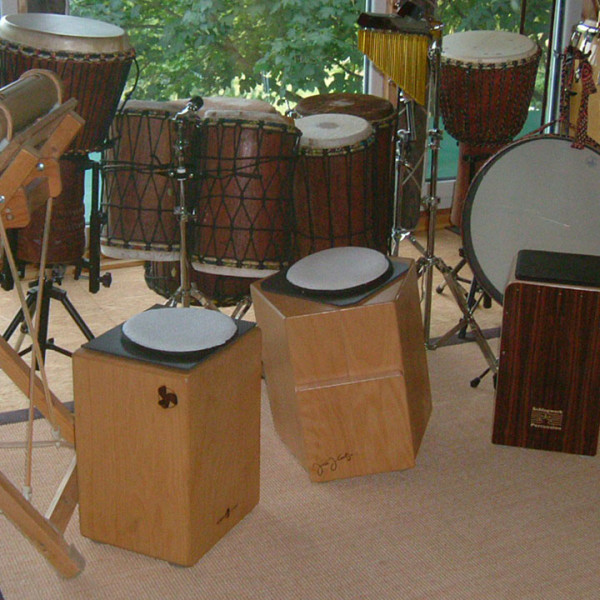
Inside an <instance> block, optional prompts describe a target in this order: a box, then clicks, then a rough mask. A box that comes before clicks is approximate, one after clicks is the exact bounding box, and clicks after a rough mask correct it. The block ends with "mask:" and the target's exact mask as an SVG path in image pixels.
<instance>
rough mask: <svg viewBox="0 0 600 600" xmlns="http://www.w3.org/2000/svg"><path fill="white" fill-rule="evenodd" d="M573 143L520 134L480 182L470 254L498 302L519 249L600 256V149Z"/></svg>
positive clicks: (466, 233) (472, 208) (468, 206)
mask: <svg viewBox="0 0 600 600" xmlns="http://www.w3.org/2000/svg"><path fill="white" fill-rule="evenodd" d="M572 142H573V140H571V139H570V138H563V137H559V136H552V135H544V136H537V137H533V138H529V139H526V140H520V141H518V142H515V143H513V144H511V145H509V146H507V147H506V148H504V149H503V150H502V151H501V152H499V153H498V154H496V155H495V156H494V157H493V158H492V159H491V160H490V161H489V162H488V163H487V164H486V165H485V166H484V167H483V168H482V170H481V171H479V173H478V174H477V176H476V177H475V179H474V180H473V183H472V185H471V188H470V190H469V195H468V197H467V200H466V202H465V210H464V213H463V246H464V250H465V256H466V258H467V260H468V262H469V264H470V266H471V268H472V269H473V272H474V274H475V277H476V279H477V281H478V282H479V283H480V284H481V286H482V287H483V288H484V290H485V291H486V292H488V293H489V294H490V296H491V297H492V298H494V299H495V300H496V301H498V302H499V303H502V302H503V298H504V288H505V286H506V283H507V281H508V277H509V274H510V270H511V266H512V263H513V261H514V260H515V258H516V256H517V253H518V252H519V250H523V249H528V250H548V251H555V252H567V253H573V254H592V255H598V254H600V243H599V242H598V231H600V211H599V210H598V207H599V206H600V188H599V187H598V181H600V152H598V151H596V150H594V149H592V148H591V147H585V148H583V149H581V150H578V149H575V148H573V147H572Z"/></svg>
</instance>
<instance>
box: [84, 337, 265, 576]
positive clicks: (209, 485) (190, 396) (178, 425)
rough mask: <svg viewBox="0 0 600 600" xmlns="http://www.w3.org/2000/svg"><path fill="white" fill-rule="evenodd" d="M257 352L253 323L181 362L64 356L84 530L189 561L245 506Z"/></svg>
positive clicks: (255, 439) (251, 476) (251, 493)
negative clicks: (68, 360)
mask: <svg viewBox="0 0 600 600" xmlns="http://www.w3.org/2000/svg"><path fill="white" fill-rule="evenodd" d="M111 331H114V330H111ZM109 333H110V332H107V334H105V335H108V334H109ZM101 337H102V336H101ZM98 339H100V338H96V340H98ZM90 344H92V342H90ZM90 344H87V346H89V345H90ZM260 353H261V344H260V332H259V330H258V328H256V327H253V328H252V329H250V330H248V331H247V332H246V333H244V334H243V335H240V336H239V337H238V338H237V339H234V340H233V341H230V342H228V343H226V344H225V345H224V346H222V347H221V348H219V349H215V351H214V352H212V353H211V354H210V355H209V356H208V357H207V358H205V359H203V360H201V361H200V362H198V363H197V364H196V365H194V366H192V367H190V368H175V367H172V366H161V365H160V364H156V363H152V362H144V361H142V360H134V359H130V358H124V357H122V356H117V355H111V354H109V353H105V352H100V351H96V350H91V349H89V348H82V349H80V350H78V351H77V352H76V353H75V354H74V355H73V373H74V393H75V404H76V420H75V422H76V431H77V440H76V449H77V457H78V478H79V501H80V515H81V533H82V534H83V535H85V536H87V537H89V538H92V539H94V540H97V541H99V542H105V543H108V544H112V545H114V546H119V547H121V548H125V549H128V550H133V551H135V552H139V553H142V554H146V555H149V556H154V557H157V558H161V559H164V560H168V561H170V562H173V563H176V564H180V565H184V566H190V565H193V564H194V563H196V562H197V561H198V559H199V558H200V557H201V556H202V555H203V554H204V553H206V552H207V551H208V550H209V549H210V548H211V547H212V546H213V545H214V544H215V543H216V542H217V541H218V540H219V539H220V538H222V537H223V536H224V535H225V534H226V533H227V532H228V531H229V530H230V529H231V528H232V527H234V526H235V525H236V524H237V523H238V522H239V521H241V520H242V518H243V517H244V516H246V515H247V514H248V513H249V512H250V511H251V510H252V509H253V508H254V506H255V505H256V504H257V503H258V499H259V459H260V445H259V434H260V385H261V384H260V381H261V364H260ZM174 400H175V401H176V404H173V401H174Z"/></svg>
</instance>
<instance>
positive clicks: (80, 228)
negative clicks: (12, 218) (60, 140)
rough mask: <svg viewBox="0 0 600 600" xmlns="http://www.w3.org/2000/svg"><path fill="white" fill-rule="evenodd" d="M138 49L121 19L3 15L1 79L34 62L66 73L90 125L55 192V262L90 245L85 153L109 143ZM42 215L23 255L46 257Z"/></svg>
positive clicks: (22, 245) (29, 231) (24, 238)
mask: <svg viewBox="0 0 600 600" xmlns="http://www.w3.org/2000/svg"><path fill="white" fill-rule="evenodd" d="M134 55H135V52H134V49H133V48H132V46H131V44H130V43H129V40H128V37H127V35H126V33H125V32H124V31H123V30H122V29H121V28H120V27H117V26H115V25H111V24H109V23H104V22H101V21H96V20H92V19H84V18H81V17H74V16H67V15H58V14H42V13H40V14H38V13H23V14H16V15H7V16H4V17H2V20H1V21H0V64H1V68H0V85H6V84H8V83H11V82H12V81H15V80H16V79H18V77H19V76H20V75H21V74H23V73H24V72H25V71H27V70H29V69H48V70H50V71H53V72H55V73H57V74H58V76H59V77H60V78H61V80H62V82H63V85H64V90H65V99H69V98H76V99H77V101H78V104H77V112H78V113H79V114H80V115H81V116H82V117H83V118H84V119H85V126H84V127H83V129H82V130H81V132H80V133H79V134H78V135H77V137H76V139H75V140H74V142H73V144H72V145H71V147H70V148H69V151H68V152H67V153H66V154H67V156H66V157H65V158H64V159H63V160H62V162H61V171H62V175H63V177H64V179H65V182H68V185H65V188H64V190H63V192H62V194H61V195H60V196H59V197H58V198H57V199H56V200H57V201H56V203H55V210H54V213H53V215H52V235H53V240H52V242H51V245H50V248H49V256H48V262H49V263H58V264H61V263H67V264H68V263H75V262H77V261H79V260H80V259H81V257H82V256H83V253H84V249H85V214H84V205H83V195H84V182H85V173H84V162H85V160H84V157H85V155H86V154H87V153H89V152H95V151H98V150H100V149H101V148H102V145H103V143H104V141H105V139H106V136H107V134H108V128H109V126H110V122H111V121H112V118H113V116H114V113H115V110H116V108H117V103H118V101H119V98H120V97H121V93H122V92H123V88H124V87H125V81H126V79H127V75H128V73H129V69H130V67H131V64H132V62H133V58H134ZM42 224H43V218H42V217H40V216H36V217H34V218H33V220H32V223H31V225H29V226H28V227H26V228H24V229H23V230H21V231H19V233H18V247H17V258H19V259H20V260H23V261H25V262H33V263H35V262H39V248H40V246H41V238H42V235H43V227H42Z"/></svg>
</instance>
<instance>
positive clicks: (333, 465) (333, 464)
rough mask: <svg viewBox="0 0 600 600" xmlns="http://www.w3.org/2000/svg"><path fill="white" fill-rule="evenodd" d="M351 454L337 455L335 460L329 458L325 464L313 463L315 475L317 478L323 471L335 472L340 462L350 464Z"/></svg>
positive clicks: (331, 457)
mask: <svg viewBox="0 0 600 600" xmlns="http://www.w3.org/2000/svg"><path fill="white" fill-rule="evenodd" d="M352 456H353V455H352V454H351V453H350V452H345V453H344V454H338V455H337V457H336V458H334V457H333V456H330V457H329V458H328V459H327V460H326V461H325V462H322V463H314V464H313V469H314V470H315V472H316V473H317V476H318V477H322V476H323V475H324V474H325V471H330V472H333V471H337V468H338V466H339V463H341V462H344V461H345V462H350V461H351V460H352Z"/></svg>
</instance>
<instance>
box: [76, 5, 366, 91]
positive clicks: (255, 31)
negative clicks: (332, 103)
mask: <svg viewBox="0 0 600 600" xmlns="http://www.w3.org/2000/svg"><path fill="white" fill-rule="evenodd" d="M362 7H363V2H362V1H361V0H317V1H314V0H313V1H312V2H310V1H308V0H280V1H274V0H237V1H235V2H234V1H233V0H169V2H164V1H162V0H138V1H134V0H100V1H97V0H71V12H72V14H76V15H80V16H89V17H92V18H96V19H100V20H105V21H108V22H111V23H114V24H116V25H120V26H121V27H123V28H124V29H125V31H127V33H128V35H129V37H130V38H131V40H132V43H133V45H134V47H135V48H136V52H137V55H138V63H139V66H140V70H141V75H140V82H139V86H138V89H137V90H136V93H135V97H137V98H146V99H154V100H164V99H168V98H174V97H187V96H190V95H192V94H202V95H211V94H213V95H214V94H218V93H223V92H224V91H228V90H229V91H231V88H232V86H235V87H236V88H237V89H235V92H237V93H240V94H241V95H244V96H255V97H256V96H259V97H264V98H270V99H271V100H272V101H275V100H276V99H277V98H279V99H284V100H289V101H294V100H296V99H297V96H298V93H299V91H300V90H306V91H310V92H318V93H323V92H327V91H331V90H333V89H335V90H338V91H355V92H356V91H360V89H361V86H362V80H361V70H362V54H361V53H360V51H359V50H358V49H357V47H356V31H357V25H356V20H357V18H358V15H359V14H360V12H361V10H362Z"/></svg>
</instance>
